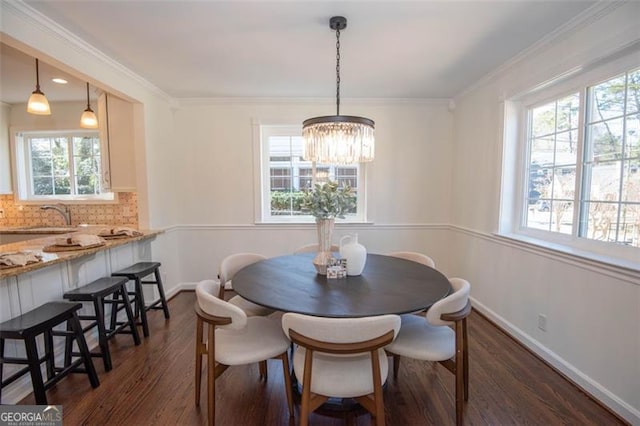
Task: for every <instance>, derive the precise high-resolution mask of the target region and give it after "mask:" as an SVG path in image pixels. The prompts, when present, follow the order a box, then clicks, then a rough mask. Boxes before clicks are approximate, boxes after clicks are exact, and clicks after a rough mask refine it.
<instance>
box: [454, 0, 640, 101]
mask: <svg viewBox="0 0 640 426" xmlns="http://www.w3.org/2000/svg"><path fill="white" fill-rule="evenodd" d="M625 3H628V1H625V0H612V1H607V0H601V1H598V2H597V3H596V4H594V5H593V6H591V7H590V8H588V9H587V10H585V11H583V12H582V13H580V14H578V15H577V16H575V17H574V18H573V19H571V20H569V21H567V22H566V23H565V24H563V25H561V26H560V27H558V28H556V29H555V30H553V31H551V32H550V33H549V34H547V35H546V36H544V37H543V38H541V39H540V40H538V41H537V42H535V43H534V44H532V45H531V46H529V47H528V48H526V49H524V50H522V51H521V52H520V53H518V54H517V55H516V56H513V57H512V58H510V59H509V60H507V61H506V62H505V63H503V64H502V65H500V66H499V67H498V68H495V69H494V70H493V71H490V72H489V73H488V74H485V75H484V77H482V78H480V79H479V80H477V81H476V82H474V83H473V84H472V85H471V86H469V87H467V88H466V89H464V90H462V91H461V92H460V93H458V94H457V95H455V96H454V97H453V100H454V101H456V102H458V101H459V100H460V99H461V98H463V97H465V96H466V95H468V94H469V93H471V92H473V91H475V90H476V89H478V88H479V87H482V86H483V85H485V84H486V83H488V82H489V81H491V80H493V79H494V78H496V77H497V76H499V75H501V74H503V73H505V72H506V71H507V70H509V69H511V68H513V67H514V66H516V65H517V64H519V63H520V62H522V61H523V60H524V59H526V58H527V57H529V56H530V55H531V54H533V53H534V52H537V51H539V50H542V49H545V48H549V47H550V46H552V45H553V44H555V43H558V42H559V41H560V40H561V39H562V37H563V36H565V35H567V34H569V33H571V32H574V31H576V30H578V29H580V28H584V27H586V26H588V25H590V24H592V23H593V22H596V21H598V20H599V19H600V18H602V17H603V16H606V15H608V14H609V13H611V12H612V11H614V10H615V9H617V8H619V7H621V6H622V5H624V4H625Z"/></svg>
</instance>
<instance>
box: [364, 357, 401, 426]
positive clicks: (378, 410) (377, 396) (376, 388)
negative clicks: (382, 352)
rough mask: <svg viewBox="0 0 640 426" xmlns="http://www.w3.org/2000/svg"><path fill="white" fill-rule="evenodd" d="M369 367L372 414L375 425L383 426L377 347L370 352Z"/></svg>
mask: <svg viewBox="0 0 640 426" xmlns="http://www.w3.org/2000/svg"><path fill="white" fill-rule="evenodd" d="M394 358H395V357H394ZM398 358H399V357H398ZM394 365H395V363H394ZM371 367H372V373H373V399H374V404H375V414H374V415H375V418H376V426H384V401H383V397H382V379H381V378H380V356H379V353H378V350H377V349H376V350H374V351H373V352H371Z"/></svg>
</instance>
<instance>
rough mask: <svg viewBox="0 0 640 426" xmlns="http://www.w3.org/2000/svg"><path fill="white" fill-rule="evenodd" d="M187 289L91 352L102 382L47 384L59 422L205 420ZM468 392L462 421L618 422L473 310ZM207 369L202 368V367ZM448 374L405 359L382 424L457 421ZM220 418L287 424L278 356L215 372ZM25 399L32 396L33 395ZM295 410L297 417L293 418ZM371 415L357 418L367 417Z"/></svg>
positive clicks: (249, 424)
mask: <svg viewBox="0 0 640 426" xmlns="http://www.w3.org/2000/svg"><path fill="white" fill-rule="evenodd" d="M194 300H195V296H194V293H193V292H184V293H180V294H179V295H178V296H176V297H175V298H174V299H172V300H171V301H170V303H169V307H170V309H171V319H170V320H169V321H166V322H165V320H164V317H163V316H162V312H161V311H153V312H150V313H149V315H150V320H151V336H150V337H149V338H147V339H144V340H143V342H142V344H141V345H140V346H138V347H135V346H134V345H133V343H132V342H131V340H132V339H131V337H130V336H127V335H119V336H117V337H116V338H115V339H114V340H112V341H111V342H112V343H111V348H112V351H111V353H112V358H113V365H114V368H113V370H112V371H110V372H109V373H105V372H104V369H103V366H102V361H101V360H100V359H97V358H96V359H95V365H96V368H97V369H98V373H99V375H100V380H101V385H100V387H99V388H97V389H92V388H91V386H90V385H89V382H88V380H87V378H86V376H84V375H81V374H76V375H71V376H69V377H67V378H65V379H63V380H62V381H61V382H60V383H58V385H57V386H55V387H54V388H52V389H51V390H49V391H48V398H49V403H50V404H56V405H59V404H61V405H63V413H64V424H65V425H81V424H87V425H103V424H109V425H120V424H126V425H200V424H206V404H205V395H206V394H205V393H204V392H206V386H205V387H204V389H203V395H202V405H201V407H200V408H199V409H198V408H196V407H195V405H194V381H193V377H194V358H195V355H194V340H195V316H194V313H193V304H194ZM469 339H470V340H469V348H470V386H469V389H470V398H469V402H468V403H467V404H466V407H465V413H464V423H465V424H467V425H521V424H527V425H560V424H567V425H616V424H624V423H622V422H621V421H620V420H619V419H617V418H616V417H615V416H613V415H612V414H610V413H609V412H608V411H607V410H605V409H604V408H602V407H601V406H600V405H598V404H597V403H596V402H594V401H593V400H591V399H590V398H589V397H588V396H586V395H585V394H584V393H583V392H581V391H580V390H579V389H578V388H576V387H575V386H573V385H572V384H571V383H569V382H568V381H566V380H565V379H564V378H563V377H561V376H560V375H559V374H557V373H555V372H554V371H553V370H552V369H550V368H549V367H548V366H546V365H545V364H544V363H543V362H541V361H540V360H539V359H537V358H536V357H535V356H533V355H532V354H530V353H529V352H527V351H526V350H525V349H524V348H522V347H521V346H519V345H518V344H517V343H515V342H514V341H513V340H511V339H510V338H509V337H508V336H506V335H505V334H503V333H502V332H500V331H499V330H498V329H497V328H496V327H495V326H493V325H492V324H491V323H490V322H488V321H487V320H486V319H485V318H483V317H482V316H480V315H479V314H477V313H475V312H474V313H472V315H471V317H470V321H469ZM203 377H204V376H203ZM453 385H454V382H453V375H452V374H451V373H449V372H448V371H447V370H445V369H444V367H442V366H441V365H438V364H435V363H422V362H417V361H412V360H404V359H403V364H402V367H401V369H400V375H399V377H398V380H397V381H394V380H393V378H390V379H389V381H388V385H387V389H386V391H385V395H384V398H385V401H384V402H385V406H386V420H387V424H388V425H392V426H393V425H398V426H405V425H450V424H455V421H454V420H455V419H454V397H453ZM216 386H217V387H216V389H217V390H218V392H217V395H216V404H217V413H216V420H217V424H218V425H221V426H237V425H242V426H253V425H255V426H263V425H290V424H295V423H293V422H290V420H289V418H288V413H287V409H286V398H285V394H284V389H283V379H282V369H281V365H280V364H279V362H276V361H269V379H268V381H267V382H266V383H265V382H262V381H260V380H259V372H258V366H257V365H251V366H243V367H231V368H230V369H229V370H227V371H226V372H225V373H224V374H223V375H222V376H221V377H220V378H219V379H218V380H217V382H216ZM21 403H22V404H34V403H35V402H34V400H33V396H32V395H30V396H28V397H27V398H25V399H24V400H23V401H22V402H21ZM296 420H297V419H296ZM369 421H370V417H369V416H368V415H362V416H358V417H357V418H356V420H355V424H356V425H358V426H360V425H368V424H369ZM311 424H313V425H318V426H319V425H322V426H329V425H340V424H344V420H343V419H336V418H329V417H324V416H320V415H316V414H314V415H313V416H312V418H311Z"/></svg>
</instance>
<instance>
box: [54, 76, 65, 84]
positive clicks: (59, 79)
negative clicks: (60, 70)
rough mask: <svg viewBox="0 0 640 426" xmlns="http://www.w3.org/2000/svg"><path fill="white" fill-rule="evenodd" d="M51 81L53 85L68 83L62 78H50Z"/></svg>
mask: <svg viewBox="0 0 640 426" xmlns="http://www.w3.org/2000/svg"><path fill="white" fill-rule="evenodd" d="M51 81H53V82H54V83H58V84H67V83H68V81H67V80H65V79H64V78H59V77H56V78H52V79H51Z"/></svg>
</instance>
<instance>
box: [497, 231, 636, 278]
mask: <svg viewBox="0 0 640 426" xmlns="http://www.w3.org/2000/svg"><path fill="white" fill-rule="evenodd" d="M493 235H494V236H495V237H497V238H499V239H503V240H506V241H512V242H516V243H518V244H521V245H523V246H529V247H531V248H534V249H536V250H543V251H549V252H553V253H560V254H563V255H566V256H567V257H572V258H575V259H577V260H579V261H582V262H584V261H587V262H595V263H597V264H599V265H601V266H605V267H613V268H616V269H622V270H626V271H629V272H632V273H635V274H637V273H639V272H640V262H635V261H633V260H628V259H622V258H618V257H613V256H606V255H603V254H599V253H594V252H591V251H588V250H583V249H579V248H576V247H572V246H568V245H565V244H560V243H556V242H551V241H548V240H543V239H540V238H534V237H530V236H528V235H522V234H513V233H494V234H493Z"/></svg>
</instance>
